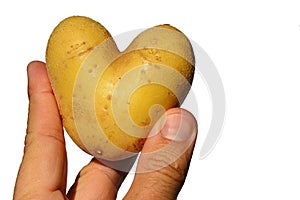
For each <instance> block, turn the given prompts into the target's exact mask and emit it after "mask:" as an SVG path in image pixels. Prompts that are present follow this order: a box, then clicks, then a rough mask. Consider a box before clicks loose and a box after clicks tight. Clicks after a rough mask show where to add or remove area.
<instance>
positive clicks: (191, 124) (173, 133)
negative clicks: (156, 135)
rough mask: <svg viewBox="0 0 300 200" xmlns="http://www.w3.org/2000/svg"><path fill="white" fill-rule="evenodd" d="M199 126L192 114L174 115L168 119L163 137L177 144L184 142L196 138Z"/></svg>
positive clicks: (163, 129) (162, 130)
mask: <svg viewBox="0 0 300 200" xmlns="http://www.w3.org/2000/svg"><path fill="white" fill-rule="evenodd" d="M196 129H197V126H196V122H195V119H194V118H193V117H192V116H191V115H190V114H186V113H185V114H183V113H181V114H180V113H174V114H170V115H169V116H168V117H167V120H166V123H165V125H164V127H163V128H162V129H161V133H162V136H163V137H164V138H166V139H170V140H173V141H176V142H182V141H186V140H188V139H190V138H191V137H194V136H195V132H196Z"/></svg>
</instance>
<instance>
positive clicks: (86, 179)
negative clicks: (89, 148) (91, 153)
mask: <svg viewBox="0 0 300 200" xmlns="http://www.w3.org/2000/svg"><path fill="white" fill-rule="evenodd" d="M126 174H127V173H126V172H121V171H117V170H115V169H113V168H110V167H108V166H106V165H104V164H102V163H101V162H100V161H98V160H97V159H93V160H92V161H91V162H90V163H89V164H88V165H87V166H85V167H84V168H83V169H82V170H81V171H80V173H79V174H78V176H77V178H76V181H75V183H74V184H73V186H72V187H71V188H70V191H69V193H68V195H67V196H68V198H69V199H70V200H71V199H97V200H101V199H104V200H110V199H116V197H117V191H118V189H119V187H120V185H121V183H122V182H123V180H124V178H125V177H126Z"/></svg>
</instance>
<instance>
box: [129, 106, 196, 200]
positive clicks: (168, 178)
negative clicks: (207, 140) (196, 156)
mask: <svg viewBox="0 0 300 200" xmlns="http://www.w3.org/2000/svg"><path fill="white" fill-rule="evenodd" d="M162 119H163V118H161V120H159V122H158V123H157V124H162V128H161V129H160V128H158V130H159V131H158V134H156V135H154V136H152V137H150V138H148V139H147V141H146V142H145V145H144V148H143V150H142V153H141V156H140V158H139V161H138V166H137V172H136V175H135V177H134V181H133V183H132V185H131V188H130V189H129V191H128V193H127V194H126V196H125V199H161V200H163V199H176V197H177V195H178V193H179V191H180V189H181V187H182V185H183V183H184V181H185V177H186V175H187V172H188V167H189V163H190V159H191V156H192V152H193V149H194V145H195V140H196V135H197V123H196V120H195V118H194V117H193V116H192V114H190V113H189V112H187V111H186V110H183V109H179V108H175V109H171V110H169V111H167V115H166V120H162ZM157 124H156V125H157ZM153 130H157V126H155V127H154V129H153ZM152 133H153V131H152Z"/></svg>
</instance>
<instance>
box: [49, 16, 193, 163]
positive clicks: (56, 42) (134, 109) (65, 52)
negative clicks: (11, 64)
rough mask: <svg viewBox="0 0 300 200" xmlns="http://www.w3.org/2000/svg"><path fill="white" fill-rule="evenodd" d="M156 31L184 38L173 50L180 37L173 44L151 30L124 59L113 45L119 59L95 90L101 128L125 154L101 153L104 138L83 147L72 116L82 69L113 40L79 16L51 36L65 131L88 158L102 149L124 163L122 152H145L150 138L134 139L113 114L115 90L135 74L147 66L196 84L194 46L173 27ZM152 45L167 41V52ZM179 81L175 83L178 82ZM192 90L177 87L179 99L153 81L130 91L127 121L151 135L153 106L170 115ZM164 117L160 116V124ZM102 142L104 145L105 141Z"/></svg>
mask: <svg viewBox="0 0 300 200" xmlns="http://www.w3.org/2000/svg"><path fill="white" fill-rule="evenodd" d="M157 27H159V28H165V29H169V30H172V31H174V32H176V33H178V34H179V35H180V37H179V38H180V39H179V41H177V43H174V44H173V40H176V39H177V38H176V36H174V38H173V36H170V37H167V36H166V38H161V39H159V38H153V36H152V35H153V34H152V33H151V29H150V31H148V32H147V31H145V34H143V33H142V34H141V35H140V36H138V37H137V38H136V39H135V40H134V41H133V42H132V44H131V45H130V46H129V47H128V48H127V49H126V50H125V51H124V52H122V53H120V52H119V50H118V48H117V46H116V45H115V43H113V44H111V46H110V47H109V52H113V53H112V54H114V55H117V56H116V59H115V60H114V61H113V62H112V63H111V64H110V65H109V66H108V67H107V68H106V69H105V71H104V73H103V74H102V76H101V77H100V78H99V82H98V84H97V86H96V90H95V99H94V101H95V112H96V117H97V120H98V123H99V125H100V127H101V129H102V130H103V134H105V136H106V138H107V140H108V141H109V142H111V143H112V144H113V145H114V146H116V147H118V148H120V150H118V148H117V150H116V148H115V149H113V148H111V149H110V148H109V145H107V144H106V145H105V147H106V148H105V149H102V148H101V147H99V145H98V144H97V145H95V142H97V141H100V138H94V137H91V138H88V139H87V138H85V141H84V144H83V141H81V138H80V135H79V134H78V132H77V129H76V125H75V122H74V116H73V110H72V108H73V107H72V99H73V96H72V95H73V89H74V85H75V81H76V76H77V75H78V72H79V69H80V67H81V66H82V63H83V62H84V61H85V60H86V59H89V57H88V56H89V54H90V53H91V52H92V51H93V50H94V49H95V48H96V47H97V46H98V45H99V44H101V43H102V42H103V41H105V40H107V39H111V35H110V34H109V32H108V31H107V30H106V29H105V28H104V27H103V26H102V25H101V24H99V23H98V22H96V21H94V20H92V19H90V18H87V17H80V16H74V17H69V18H66V19H65V20H63V21H62V22H61V23H60V24H59V25H58V26H57V27H56V28H55V29H54V31H53V32H52V34H51V36H50V38H49V41H48V46H47V51H46V64H47V69H48V75H49V78H50V81H51V85H52V88H53V91H54V94H55V97H56V100H57V102H58V106H59V110H60V113H61V116H62V120H63V125H64V127H65V129H66V131H67V132H68V134H69V135H70V137H71V138H72V139H73V141H74V142H75V143H76V144H77V145H78V146H79V147H80V148H81V149H83V150H84V151H86V152H87V153H91V152H90V151H93V152H97V151H98V150H99V149H101V152H102V153H101V154H103V155H102V156H103V158H104V159H108V160H118V159H123V157H122V153H123V152H122V151H128V152H139V151H140V150H141V148H142V147H143V144H144V142H145V138H144V137H145V136H146V135H145V134H144V133H142V134H141V135H138V136H135V135H132V134H134V133H129V134H128V133H126V132H124V131H123V130H121V129H120V127H119V126H118V123H117V122H116V121H115V116H114V111H113V108H112V107H113V104H112V101H113V95H115V94H113V93H112V92H113V91H114V87H115V86H116V85H117V84H118V82H119V81H120V80H122V78H123V77H124V76H125V75H126V73H128V72H129V71H130V70H133V69H135V68H137V67H139V66H143V65H157V66H158V67H160V66H163V65H165V66H172V68H173V69H175V70H176V71H177V72H178V73H180V74H181V75H182V76H183V77H185V79H186V80H187V82H188V83H189V84H191V83H192V80H193V73H194V58H193V52H192V48H191V45H190V43H189V41H188V40H187V38H185V37H184V36H182V35H183V34H182V33H181V32H180V31H179V30H177V29H176V28H174V27H172V26H169V25H160V26H157ZM158 35H159V34H158ZM153 39H154V40H155V41H158V42H159V43H162V42H163V41H164V40H166V45H165V46H164V45H163V46H162V49H156V48H155V45H154V47H151V45H150V44H152V42H153ZM148 45H150V46H149V48H145V46H148ZM164 48H167V50H164ZM168 50H171V51H168ZM176 52H177V53H176ZM178 54H179V55H178ZM103 59H105V56H104V58H103ZM141 73H142V74H141V76H142V75H143V73H144V72H143V71H141ZM145 73H147V70H146V71H145ZM171 81H173V80H171ZM174 81H175V82H176V80H174ZM189 86H190V85H189ZM189 86H187V87H186V86H180V85H179V86H178V87H179V90H180V91H181V92H180V95H179V96H177V97H178V98H180V99H177V97H176V95H175V94H174V93H173V92H172V91H171V90H170V89H169V88H167V87H164V86H163V85H160V84H157V83H153V82H152V81H151V77H150V78H149V82H148V84H145V85H143V86H141V87H139V88H136V90H135V91H129V92H132V95H131V97H130V98H129V99H128V113H126V114H127V115H126V114H122V115H123V117H124V118H128V117H129V118H131V119H132V120H133V122H134V123H135V124H136V125H138V126H140V127H145V132H148V131H149V130H150V129H149V127H147V126H148V125H149V124H150V122H151V118H150V115H149V110H150V108H151V106H152V105H154V104H159V105H161V106H162V107H163V108H164V109H165V110H167V109H169V108H172V107H177V106H180V102H182V100H183V99H184V98H185V96H186V95H187V92H188V90H189ZM153 94H155V95H153ZM82 109H84V107H83V108H82ZM161 114H162V113H158V115H157V116H156V117H155V119H157V118H158V116H160V115H161ZM96 137H97V136H96ZM101 141H103V140H102V139H101ZM85 145H86V146H85ZM100 146H101V145H100ZM98 148H99V149H98ZM89 150H90V151H89ZM100 156H101V155H100Z"/></svg>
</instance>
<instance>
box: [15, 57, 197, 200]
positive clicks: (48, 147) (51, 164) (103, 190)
mask: <svg viewBox="0 0 300 200" xmlns="http://www.w3.org/2000/svg"><path fill="white" fill-rule="evenodd" d="M28 96H29V114H28V127H27V134H26V138H25V147H24V156H23V160H22V163H21V165H20V169H19V173H18V176H17V180H16V185H15V191H14V199H15V200H18V199H22V200H24V199H85V200H90V199H105V200H109V199H116V196H117V192H118V189H119V187H120V185H121V184H122V182H123V180H124V178H125V177H126V172H122V171H118V170H116V169H113V168H110V167H108V166H107V165H104V164H103V163H101V162H100V161H98V160H97V159H92V161H91V162H90V163H89V164H87V165H86V166H85V167H83V168H82V170H81V171H80V172H79V174H78V176H77V178H76V181H75V183H74V184H73V186H72V187H71V188H70V190H69V191H68V193H66V180H67V155H66V148H65V140H64V135H63V128H62V122H61V119H60V115H59V111H58V107H57V104H56V101H55V97H54V95H53V92H52V89H51V86H50V82H49V79H48V76H47V70H46V67H45V64H44V63H42V62H32V63H30V64H29V66H28ZM178 124H182V126H179V125H178ZM178 129H179V131H178V133H177V130H178ZM176 133H177V135H176ZM196 135H197V123H196V120H195V119H194V117H193V116H192V115H191V114H190V113H189V112H187V111H185V110H182V109H179V108H175V109H171V110H169V111H167V120H166V122H165V124H164V126H163V128H162V129H161V130H160V131H159V132H158V133H157V134H155V135H154V136H152V137H149V138H148V139H147V140H146V142H145V145H144V148H143V150H142V154H141V156H140V158H139V162H138V165H137V170H139V171H145V172H144V173H136V174H135V177H134V180H133V183H132V185H131V187H130V189H129V191H128V193H127V194H126V196H125V197H124V199H143V200H145V199H160V200H163V199H176V197H177V195H178V193H179V191H180V190H181V187H182V185H183V183H184V180H185V177H186V175H187V171H188V167H189V163H190V159H191V155H192V152H193V149H194V144H195V139H196ZM188 140H190V141H191V142H190V143H189V144H190V145H189V146H187V148H185V149H184V152H181V153H180V154H179V153H178V152H177V151H176V150H175V149H180V147H181V146H182V144H183V143H184V141H188ZM168 144H172V145H170V146H172V148H169V149H166V150H164V151H159V149H160V148H161V147H164V146H166V145H168ZM157 150H158V151H157ZM149 152H150V154H149ZM152 152H153V153H152ZM144 155H145V156H144ZM146 155H147V156H146ZM149 155H150V156H149ZM172 158H173V159H172ZM171 160H173V161H174V162H172V163H169V162H168V161H171ZM154 169H156V170H154Z"/></svg>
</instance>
